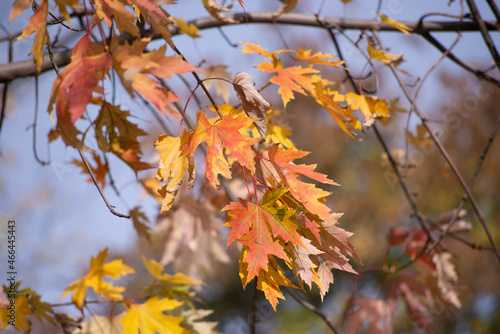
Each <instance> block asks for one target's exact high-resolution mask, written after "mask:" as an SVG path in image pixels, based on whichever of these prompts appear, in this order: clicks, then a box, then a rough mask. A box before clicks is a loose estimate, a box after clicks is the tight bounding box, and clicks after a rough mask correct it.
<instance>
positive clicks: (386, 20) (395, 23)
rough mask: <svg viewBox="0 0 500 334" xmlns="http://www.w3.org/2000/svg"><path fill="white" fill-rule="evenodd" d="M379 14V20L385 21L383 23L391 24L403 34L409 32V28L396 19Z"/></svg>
mask: <svg viewBox="0 0 500 334" xmlns="http://www.w3.org/2000/svg"><path fill="white" fill-rule="evenodd" d="M379 15H380V20H381V21H382V23H385V24H388V25H390V26H393V27H394V28H396V29H398V30H400V31H402V32H403V33H404V34H405V35H409V34H410V31H411V29H410V28H408V27H407V26H406V25H404V24H403V23H399V22H398V21H396V20H389V18H388V17H387V15H385V14H379Z"/></svg>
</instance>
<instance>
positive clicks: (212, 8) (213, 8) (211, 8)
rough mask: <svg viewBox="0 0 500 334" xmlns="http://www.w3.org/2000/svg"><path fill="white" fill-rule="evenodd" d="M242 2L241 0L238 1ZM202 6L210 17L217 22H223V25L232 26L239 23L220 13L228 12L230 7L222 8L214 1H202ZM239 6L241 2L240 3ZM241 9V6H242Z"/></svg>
mask: <svg viewBox="0 0 500 334" xmlns="http://www.w3.org/2000/svg"><path fill="white" fill-rule="evenodd" d="M238 1H242V0H238ZM202 3H203V6H205V9H206V10H207V11H208V12H209V13H210V15H211V16H212V17H213V18H214V19H216V20H217V21H220V22H223V23H228V24H233V23H238V22H239V21H237V20H233V19H232V18H230V17H228V16H226V15H222V14H221V12H228V11H230V10H231V8H230V7H231V6H232V5H231V6H229V7H224V6H223V5H221V4H220V3H218V2H217V1H215V0H202ZM240 4H241V2H240ZM242 7H243V6H242Z"/></svg>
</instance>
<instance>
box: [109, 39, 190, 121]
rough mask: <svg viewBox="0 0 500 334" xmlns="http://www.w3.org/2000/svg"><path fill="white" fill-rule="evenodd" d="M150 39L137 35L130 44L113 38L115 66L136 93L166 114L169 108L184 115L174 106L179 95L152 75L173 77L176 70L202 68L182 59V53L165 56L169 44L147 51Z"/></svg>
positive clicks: (119, 74) (126, 84)
mask: <svg viewBox="0 0 500 334" xmlns="http://www.w3.org/2000/svg"><path fill="white" fill-rule="evenodd" d="M150 40H151V39H150V38H143V39H140V40H139V39H136V40H134V41H133V43H132V44H131V45H130V44H128V43H124V44H120V43H119V42H118V39H117V38H114V39H112V41H111V54H112V58H113V65H114V68H115V70H116V73H117V74H118V76H119V77H120V80H121V82H122V84H123V87H124V88H125V89H126V90H127V92H128V93H129V94H130V95H131V96H132V97H134V93H133V92H134V91H136V92H138V93H139V94H140V95H142V96H143V97H144V98H145V99H146V100H148V101H149V102H151V104H153V105H154V106H155V108H156V109H158V110H159V111H161V112H162V113H163V114H164V115H165V116H168V114H167V111H168V112H169V114H170V115H171V116H173V117H175V118H180V115H179V112H178V111H177V110H176V109H174V108H173V107H171V106H170V104H172V103H174V102H176V101H179V98H178V97H177V96H175V94H174V93H172V92H171V91H169V90H167V89H166V88H165V87H159V85H160V81H159V80H157V79H153V78H152V77H150V75H153V76H155V77H157V78H161V79H169V78H171V77H172V75H173V74H181V73H187V72H193V71H197V70H198V69H197V68H196V67H194V66H192V65H191V64H190V63H188V62H187V61H184V60H182V56H165V51H166V45H164V46H162V47H160V48H159V49H157V50H154V51H151V52H147V53H144V50H145V48H146V46H147V45H148V43H149V42H150Z"/></svg>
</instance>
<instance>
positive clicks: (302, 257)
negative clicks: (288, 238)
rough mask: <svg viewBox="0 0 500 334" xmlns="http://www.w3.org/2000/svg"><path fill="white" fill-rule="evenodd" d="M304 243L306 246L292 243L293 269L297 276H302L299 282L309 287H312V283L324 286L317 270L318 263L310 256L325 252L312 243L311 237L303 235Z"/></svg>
mask: <svg viewBox="0 0 500 334" xmlns="http://www.w3.org/2000/svg"><path fill="white" fill-rule="evenodd" d="M301 240H302V244H304V245H305V247H300V246H298V245H295V244H294V245H292V249H293V254H294V259H293V271H294V272H295V276H296V277H297V278H300V280H299V282H301V283H302V282H304V283H306V284H307V285H308V286H309V288H312V283H313V282H314V283H316V284H317V285H318V287H320V288H322V284H321V281H320V278H319V276H318V272H317V269H316V268H317V267H318V266H317V265H316V264H315V263H314V262H313V261H312V260H311V258H310V256H317V255H319V254H322V253H323V252H322V251H321V250H319V249H317V248H316V247H314V246H313V245H312V244H311V241H310V240H309V239H306V238H304V237H301Z"/></svg>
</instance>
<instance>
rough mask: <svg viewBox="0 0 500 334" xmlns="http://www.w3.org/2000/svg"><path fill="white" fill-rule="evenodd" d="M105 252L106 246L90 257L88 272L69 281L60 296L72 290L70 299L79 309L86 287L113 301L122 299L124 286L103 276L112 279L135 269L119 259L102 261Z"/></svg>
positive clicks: (133, 271) (105, 254)
mask: <svg viewBox="0 0 500 334" xmlns="http://www.w3.org/2000/svg"><path fill="white" fill-rule="evenodd" d="M107 254H108V249H107V248H106V249H105V250H103V251H102V252H99V255H97V257H92V258H91V260H90V269H89V272H88V273H87V274H86V275H85V276H84V277H83V278H81V279H79V280H77V281H74V282H73V283H71V284H70V285H69V286H68V287H67V288H66V289H65V290H64V293H63V295H62V296H61V298H64V297H65V296H66V295H67V294H68V293H70V292H73V297H72V298H71V301H72V302H73V303H74V304H75V305H76V307H77V308H78V309H80V310H81V309H82V308H83V304H84V303H85V297H86V296H87V288H88V287H92V288H93V289H94V291H95V292H96V293H97V294H99V295H101V296H103V297H105V298H108V299H111V300H113V301H121V300H123V296H122V292H123V291H125V288H124V287H120V286H115V285H113V284H112V283H108V282H105V281H104V280H103V277H104V276H109V277H111V278H113V279H119V278H121V277H122V276H124V275H128V274H132V273H135V270H134V269H132V268H130V267H129V266H127V265H126V264H124V263H123V261H122V260H121V259H120V260H113V261H111V262H107V263H104V259H105V258H106V256H107Z"/></svg>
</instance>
